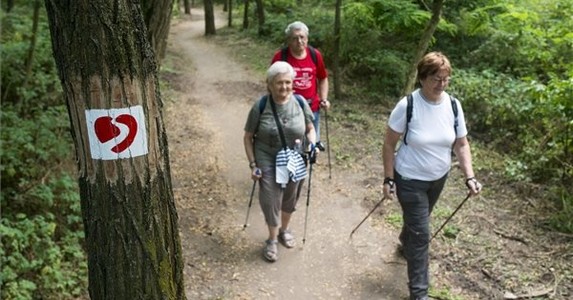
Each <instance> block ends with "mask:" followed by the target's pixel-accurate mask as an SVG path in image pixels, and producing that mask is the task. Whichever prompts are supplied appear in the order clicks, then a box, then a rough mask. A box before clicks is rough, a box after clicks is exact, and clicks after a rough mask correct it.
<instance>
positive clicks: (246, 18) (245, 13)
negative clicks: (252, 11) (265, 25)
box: [243, 0, 249, 29]
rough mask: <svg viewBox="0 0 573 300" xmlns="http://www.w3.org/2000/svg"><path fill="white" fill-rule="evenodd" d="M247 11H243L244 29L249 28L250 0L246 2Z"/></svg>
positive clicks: (245, 0)
mask: <svg viewBox="0 0 573 300" xmlns="http://www.w3.org/2000/svg"><path fill="white" fill-rule="evenodd" d="M244 3H245V10H244V11H243V29H248V28H249V0H244Z"/></svg>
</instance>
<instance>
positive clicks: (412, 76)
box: [403, 0, 444, 95]
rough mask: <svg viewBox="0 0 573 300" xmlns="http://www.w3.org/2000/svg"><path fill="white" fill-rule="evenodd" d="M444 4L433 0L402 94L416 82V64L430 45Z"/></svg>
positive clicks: (408, 90) (442, 1)
mask: <svg viewBox="0 0 573 300" xmlns="http://www.w3.org/2000/svg"><path fill="white" fill-rule="evenodd" d="M443 6H444V0H435V1H434V3H433V4H432V17H431V18H430V20H429V21H428V24H427V25H426V28H424V31H423V32H422V36H421V37H420V40H419V41H418V46H417V47H416V52H415V54H414V59H413V61H412V64H411V66H410V71H409V72H408V77H407V81H406V86H405V87H404V91H403V94H404V95H407V94H409V93H410V92H411V91H412V90H413V89H414V85H415V84H416V76H417V74H416V73H417V71H416V69H417V65H418V62H419V61H420V60H421V59H422V57H424V54H426V51H427V50H428V46H429V45H430V41H431V40H432V36H433V35H434V32H435V31H436V28H437V27H438V23H440V16H441V15H442V7H443Z"/></svg>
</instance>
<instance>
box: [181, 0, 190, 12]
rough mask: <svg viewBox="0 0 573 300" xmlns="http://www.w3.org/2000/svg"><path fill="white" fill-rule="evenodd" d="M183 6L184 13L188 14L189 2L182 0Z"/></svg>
mask: <svg viewBox="0 0 573 300" xmlns="http://www.w3.org/2000/svg"><path fill="white" fill-rule="evenodd" d="M183 6H184V9H185V14H186V15H190V14H191V4H190V3H189V0H183Z"/></svg>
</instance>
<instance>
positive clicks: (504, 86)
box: [451, 70, 573, 219]
mask: <svg viewBox="0 0 573 300" xmlns="http://www.w3.org/2000/svg"><path fill="white" fill-rule="evenodd" d="M451 92H452V93H453V94H454V95H457V96H458V97H459V98H460V100H462V101H463V104H464V111H465V112H466V114H465V116H466V120H467V123H468V126H470V127H471V132H472V134H474V135H477V136H478V137H480V138H481V139H482V140H485V141H487V142H489V143H490V145H492V146H493V147H494V149H496V150H497V151H500V152H501V153H505V154H506V155H507V157H508V158H507V161H506V175H507V177H508V178H510V179H512V180H514V181H516V182H521V183H527V182H535V183H540V184H546V185H549V186H550V187H551V186H553V187H555V188H556V190H555V188H554V192H553V193H549V194H548V195H547V196H548V198H549V199H551V200H553V201H554V203H555V207H556V211H557V214H556V218H557V219H561V218H562V215H569V216H570V215H571V213H573V210H572V207H573V199H571V197H564V196H563V194H564V193H565V195H567V194H569V195H571V188H570V186H569V184H568V183H570V182H571V181H572V180H573V168H572V166H573V155H571V153H572V152H571V149H573V122H571V120H573V99H571V95H573V80H571V79H569V80H561V79H559V78H554V79H551V80H550V81H549V84H548V85H544V84H541V83H540V82H536V81H523V80H518V79H515V78H512V77H510V76H507V75H500V74H497V75H494V74H493V73H492V72H488V71H483V72H479V73H478V72H472V71H464V70H459V71H456V72H455V80H454V81H453V82H452V85H451ZM549 190H552V189H551V188H550V189H549Z"/></svg>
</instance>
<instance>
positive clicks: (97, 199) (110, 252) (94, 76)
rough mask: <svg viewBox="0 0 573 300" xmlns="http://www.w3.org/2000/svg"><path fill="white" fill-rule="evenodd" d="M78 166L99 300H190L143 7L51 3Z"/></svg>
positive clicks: (93, 292)
mask: <svg viewBox="0 0 573 300" xmlns="http://www.w3.org/2000/svg"><path fill="white" fill-rule="evenodd" d="M45 4H46V9H47V13H48V19H49V25H50V32H51V38H52V47H53V51H54V58H55V61H56V65H57V68H58V74H59V77H60V80H61V84H62V88H63V92H64V98H65V101H66V104H67V106H68V113H69V116H70V122H71V130H72V136H73V140H74V143H75V149H76V160H77V163H78V176H79V188H80V197H81V206H82V216H83V222H84V227H85V238H86V248H87V254H88V270H89V294H90V298H91V299H185V289H184V280H183V258H182V253H181V243H180V239H179V232H178V225H177V218H178V217H177V211H176V209H175V200H174V197H173V191H172V186H171V175H170V168H169V151H168V145H167V134H166V133H165V126H164V123H163V116H162V101H161V95H160V91H159V83H158V80H157V65H156V62H155V58H154V53H153V51H152V49H151V46H150V43H149V41H148V39H147V36H146V30H145V23H144V19H143V15H142V12H141V8H140V4H139V2H137V1H115V0H100V1H91V0H74V1H67V0H50V1H45Z"/></svg>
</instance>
